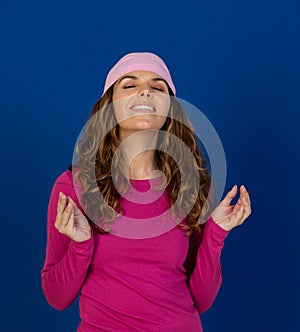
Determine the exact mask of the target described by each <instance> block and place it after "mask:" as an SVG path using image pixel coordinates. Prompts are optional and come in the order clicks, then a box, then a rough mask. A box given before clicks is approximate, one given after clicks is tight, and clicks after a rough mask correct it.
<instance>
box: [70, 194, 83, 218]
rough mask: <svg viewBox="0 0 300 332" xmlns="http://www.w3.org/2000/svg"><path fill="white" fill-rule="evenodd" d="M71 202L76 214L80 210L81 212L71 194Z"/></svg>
mask: <svg viewBox="0 0 300 332" xmlns="http://www.w3.org/2000/svg"><path fill="white" fill-rule="evenodd" d="M69 202H71V203H72V205H73V209H74V213H75V214H76V212H80V213H81V211H80V209H79V207H78V206H77V205H76V203H75V202H74V201H73V199H72V198H71V197H70V196H69Z"/></svg>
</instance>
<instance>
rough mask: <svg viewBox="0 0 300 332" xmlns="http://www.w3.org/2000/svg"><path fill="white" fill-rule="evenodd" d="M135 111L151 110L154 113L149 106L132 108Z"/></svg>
mask: <svg viewBox="0 0 300 332" xmlns="http://www.w3.org/2000/svg"><path fill="white" fill-rule="evenodd" d="M132 109H133V110H135V111H138V110H149V111H152V112H154V111H155V110H154V108H153V107H151V106H149V105H136V106H133V107H132Z"/></svg>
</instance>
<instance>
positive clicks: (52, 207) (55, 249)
mask: <svg viewBox="0 0 300 332" xmlns="http://www.w3.org/2000/svg"><path fill="white" fill-rule="evenodd" d="M63 175H64V173H63ZM60 191H61V192H63V193H64V194H65V195H67V196H71V198H72V199H73V201H74V202H75V203H76V204H78V199H77V196H76V194H75V190H74V187H73V184H72V177H71V176H68V177H67V176H60V177H58V178H57V179H56V181H55V183H54V186H53V188H52V192H51V195H50V200H49V204H48V214H47V219H48V220H47V247H46V259H45V263H44V267H43V269H42V271H41V283H42V289H43V292H44V294H45V296H46V299H47V301H48V303H49V304H50V305H51V306H53V307H54V308H56V309H58V310H63V309H66V308H67V307H69V306H70V305H71V304H72V302H73V301H74V300H75V299H76V297H77V295H78V293H79V292H80V289H81V287H82V285H83V283H84V280H85V277H86V274H87V271H88V267H89V265H90V262H91V259H92V255H93V248H94V237H93V235H92V236H91V238H90V239H89V240H86V241H83V242H75V241H73V240H71V239H70V238H69V237H68V236H66V235H64V234H61V233H60V232H59V231H58V230H57V229H56V228H55V226H54V223H55V219H56V211H57V202H58V195H59V192H60Z"/></svg>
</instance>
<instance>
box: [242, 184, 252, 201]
mask: <svg viewBox="0 0 300 332" xmlns="http://www.w3.org/2000/svg"><path fill="white" fill-rule="evenodd" d="M240 190H241V194H242V195H243V196H245V197H246V198H248V201H249V203H250V204H251V201H250V196H249V193H248V191H247V189H246V187H245V186H244V185H242V186H241V189H240Z"/></svg>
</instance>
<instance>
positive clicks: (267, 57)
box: [0, 0, 300, 332]
mask: <svg viewBox="0 0 300 332" xmlns="http://www.w3.org/2000/svg"><path fill="white" fill-rule="evenodd" d="M0 6H1V8H0V12H1V20H0V26H1V68H0V70H1V75H0V77H1V136H2V139H1V143H2V163H1V168H2V171H1V184H2V191H1V207H2V208H1V241H0V243H1V253H2V264H1V299H2V308H1V323H0V324H1V331H5V332H10V331H14V332H15V331H30V332H40V331H43V332H48V331H49V332H50V331H51V332H52V331H56V332H59V331H75V329H76V326H77V323H78V321H79V318H78V306H77V303H75V304H74V305H73V306H72V307H71V308H70V309H67V310H66V311H64V312H58V311H56V310H54V309H53V308H51V307H50V306H49V305H48V304H47V303H46V300H45V298H44V296H43V294H42V291H41V286H40V270H41V268H42V266H43V261H44V256H45V246H46V212H47V204H48V199H49V195H50V191H51V188H52V185H53V182H54V180H55V178H56V177H57V176H58V175H59V174H60V173H61V172H62V171H64V170H65V169H66V167H67V166H68V165H69V164H70V161H71V157H72V152H73V147H74V142H75V140H76V138H77V135H78V134H79V131H80V130H81V128H82V126H83V124H84V123H85V121H86V120H87V117H88V114H89V112H90V109H91V107H92V105H93V103H94V102H95V101H96V100H97V99H98V98H99V96H100V94H101V92H102V87H103V84H104V78H105V75H106V74H107V71H108V69H109V68H110V67H111V66H112V65H113V64H114V63H115V62H116V60H118V59H119V58H120V57H121V56H122V55H124V54H125V53H127V52H131V51H152V52H155V53H157V54H158V55H160V56H161V57H163V58H164V59H165V60H166V62H167V64H168V65H169V68H170V70H171V72H172V74H173V77H174V81H175V84H176V86H177V90H178V97H180V98H183V99H185V100H187V101H189V102H190V103H192V104H193V105H195V106H197V107H198V108H199V109H201V110H202V112H204V113H205V114H206V116H207V117H208V118H209V119H210V121H211V122H212V124H213V125H214V127H215V128H216V130H217V131H218V134H219V136H220V138H221V140H222V143H223V146H224V150H225V153H226V158H227V164H228V176H227V182H226V191H227V190H228V189H229V188H231V187H232V185H233V184H235V183H236V184H238V185H240V184H245V185H246V187H247V188H248V189H249V192H250V194H251V197H252V205H253V213H252V216H251V218H250V219H249V220H248V221H247V223H245V224H244V225H243V226H242V227H240V228H238V229H235V230H234V231H233V232H232V233H231V235H230V236H229V237H228V238H227V240H226V244H225V248H224V251H223V256H222V264H223V286H222V289H221V291H220V293H219V294H218V297H217V299H216V301H215V303H214V305H213V307H212V308H211V309H210V310H209V311H208V312H207V313H205V314H204V315H203V316H202V321H203V325H204V328H205V331H206V332H219V331H230V332H241V331H242V332H254V331H255V332H265V331H272V332H282V331H288V332H296V331H300V318H299V317H300V315H299V311H300V300H299V286H298V285H299V249H300V248H299V247H300V245H299V241H298V238H299V231H300V226H299V222H300V218H299V176H298V167H299V151H298V149H299V147H298V148H297V146H298V145H299V144H297V143H299V140H298V132H297V131H299V112H300V109H299V102H298V96H299V78H300V75H299V55H300V54H299V32H300V31H299V30H300V29H299V2H298V3H297V2H296V1H294V2H293V1H277V0H273V1H262V0H252V1H239V0H232V1H194V2H193V1H190V0H187V1H181V2H180V3H176V2H171V1H170V2H164V3H162V4H159V2H158V1H156V2H151V1H150V2H149V1H147V2H141V1H125V2H117V1H108V2H107V3H102V2H100V1H86V2H84V1H79V0H73V1H66V0H60V1H54V0H52V1H37V0H36V1H34V0H29V1H10V2H9V1H6V2H2V3H1V5H0ZM183 332H184V331H183Z"/></svg>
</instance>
